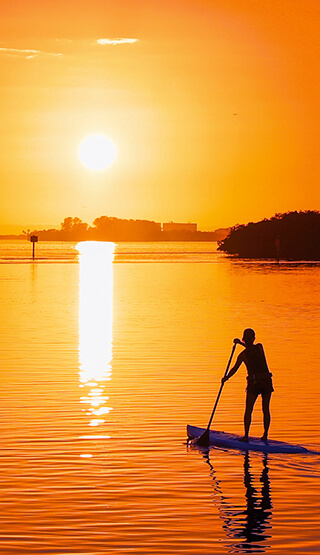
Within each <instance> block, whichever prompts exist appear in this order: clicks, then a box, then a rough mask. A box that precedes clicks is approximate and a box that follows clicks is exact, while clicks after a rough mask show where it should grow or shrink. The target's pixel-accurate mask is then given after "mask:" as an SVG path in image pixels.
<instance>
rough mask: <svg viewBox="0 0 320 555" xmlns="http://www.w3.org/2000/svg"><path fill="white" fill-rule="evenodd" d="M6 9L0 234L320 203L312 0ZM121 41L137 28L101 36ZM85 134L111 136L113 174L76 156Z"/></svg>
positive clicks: (75, 2)
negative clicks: (71, 222) (68, 222)
mask: <svg viewBox="0 0 320 555" xmlns="http://www.w3.org/2000/svg"><path fill="white" fill-rule="evenodd" d="M0 15H1V17H0V36H1V41H0V75H1V77H0V95H1V96H0V100H1V101H0V112H1V128H0V157H1V164H0V172H1V196H2V202H1V205H0V233H5V232H9V231H21V230H22V229H23V228H26V227H31V228H32V227H39V226H41V227H50V226H54V227H59V224H60V222H61V221H62V220H63V218H64V217H66V216H78V217H80V218H82V219H83V220H84V221H86V222H88V223H91V222H92V220H93V219H94V218H95V217H97V216H100V215H108V216H116V217H120V218H143V219H152V220H156V221H168V220H175V221H195V222H198V224H199V228H200V229H215V228H217V227H222V226H223V227H224V226H229V225H233V224H235V223H245V222H248V221H250V220H252V221H256V220H258V219H262V218H264V217H270V216H272V215H273V214H274V213H275V212H285V211H288V210H306V209H319V208H320V206H319V204H320V203H319V198H320V193H319V185H318V174H319V166H320V161H319V160H320V157H319V151H320V148H319V146H320V145H319V128H320V125H319V124H320V122H319V97H320V95H319V93H320V90H319V89H320V71H319V38H318V35H319V23H320V5H319V0H281V2H279V0H264V1H263V2H261V1H260V0H210V1H209V0H208V1H202V0H196V1H195V0H183V1H182V0H181V1H177V0H171V1H170V2H169V1H167V0H165V1H161V2H160V1H155V0H135V1H134V0H114V1H112V0H108V1H106V0H100V1H99V0H90V1H89V0H82V1H80V2H79V0H63V1H62V0H46V1H45V2H44V1H43V0H24V1H23V0H11V1H10V3H9V2H6V3H4V2H3V3H2V6H1V12H0ZM115 38H117V39H128V38H129V39H137V40H136V42H127V41H124V40H122V41H120V40H119V41H118V44H99V43H98V42H97V41H98V40H99V39H115ZM234 114H237V115H234ZM92 133H104V134H106V135H107V136H109V137H110V138H111V139H112V140H113V142H114V143H115V145H116V148H117V152H118V154H117V158H116V161H115V162H114V163H113V165H112V166H111V167H110V168H109V169H107V170H104V171H100V172H93V171H92V170H88V169H85V168H84V167H83V166H82V165H81V163H80V161H79V158H78V154H77V152H78V147H79V144H80V142H81V141H82V139H84V138H85V137H86V136H88V135H90V134H92ZM11 226H15V227H11Z"/></svg>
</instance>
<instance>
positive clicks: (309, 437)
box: [0, 242, 320, 555]
mask: <svg viewBox="0 0 320 555" xmlns="http://www.w3.org/2000/svg"><path fill="white" fill-rule="evenodd" d="M0 249H1V252H0V293H1V294H0V299H1V300H0V303H1V320H0V334H1V348H0V365H1V372H0V377H1V378H0V379H1V383H0V386H1V387H0V396H1V399H0V417H1V422H2V426H1V433H0V447H1V450H0V507H1V517H0V518H1V536H0V553H3V554H10V553H16V554H19V555H24V554H36V553H55V554H59V555H65V554H73V555H79V554H86V555H95V554H102V553H103V554H107V555H108V554H113V553H124V554H128V553H135V554H137V555H140V554H157V555H158V554H159V555H160V554H166V555H172V554H173V553H181V554H184V555H189V554H190V555H212V554H227V553H272V554H274V555H278V554H279V555H282V554H287V553H290V554H294V555H298V554H299V555H300V554H308V553H318V552H319V544H320V534H319V524H320V508H319V503H318V499H319V494H320V485H319V462H320V457H319V456H317V455H307V456H306V455H299V456H297V455H294V456H292V455H269V456H267V457H265V456H264V455H262V454H258V453H256V454H255V453H250V454H249V456H246V455H245V454H244V453H241V452H237V451H231V450H230V451H226V450H221V449H214V448H212V449H211V450H210V452H209V453H207V454H206V453H205V452H201V451H199V450H197V449H195V448H192V447H190V446H189V447H188V446H187V445H186V434H185V427H186V424H187V423H190V424H193V425H203V426H205V425H206V423H207V421H208V418H209V416H210V412H211V409H212V406H213V403H214V400H215V396H216V394H217V391H218V388H219V385H220V378H221V376H222V374H223V372H224V369H225V365H226V362H227V360H228V357H229V354H230V351H231V348H232V340H233V338H234V337H237V336H239V335H241V332H242V330H243V328H245V327H248V326H250V327H253V328H254V329H255V330H256V333H257V339H258V340H260V341H262V342H263V344H264V346H265V350H266V354H267V358H268V362H269V366H270V369H271V371H272V372H273V376H274V385H275V393H274V395H273V399H272V402H271V408H272V423H271V431H270V435H271V437H273V438H274V439H279V440H284V441H291V442H295V443H303V444H304V445H306V446H308V447H310V448H313V449H315V450H320V440H319V432H320V417H319V414H320V410H319V409H320V407H319V405H320V395H319V394H320V379H319V378H320V376H319V372H320V364H319V363H320V354H319V350H318V348H317V345H318V337H319V331H320V329H319V328H320V319H319V300H320V285H319V284H320V279H319V278H320V265H319V264H303V263H300V264H294V263H280V265H277V264H274V263H273V262H272V261H271V262H254V263H251V262H248V261H233V260H230V259H228V258H227V257H225V256H224V255H223V254H220V253H217V252H216V245H215V244H214V243H201V244H200V243H198V244H195V243H145V244H120V245H115V246H114V245H112V244H104V243H100V244H84V245H83V244H82V245H80V246H79V247H78V248H77V246H76V245H75V244H70V243H59V244H58V243H47V244H46V243H42V244H41V243H39V244H37V246H36V254H37V257H38V260H36V261H35V262H32V261H31V260H30V254H31V247H30V244H28V243H27V242H26V243H24V242H19V243H18V242H10V243H1V244H0ZM79 251H80V253H81V254H80V253H79ZM238 350H239V352H240V348H239V347H238ZM244 389H245V370H244V369H242V368H240V369H239V371H238V373H237V374H236V375H235V376H234V377H233V378H232V380H230V381H229V382H228V383H227V384H226V385H225V388H224V390H223V393H222V396H221V400H220V402H219V406H218V409H217V413H216V415H215V419H214V427H216V428H217V429H221V430H225V431H233V432H237V433H241V432H242V413H243V404H244ZM251 431H252V434H254V435H258V434H261V432H262V426H261V411H260V406H259V405H258V404H257V407H256V408H255V412H254V416H253V423H252V429H251Z"/></svg>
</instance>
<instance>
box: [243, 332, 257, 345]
mask: <svg viewBox="0 0 320 555" xmlns="http://www.w3.org/2000/svg"><path fill="white" fill-rule="evenodd" d="M255 338H256V334H255V333H254V331H253V330H252V329H251V328H247V329H246V330H244V332H243V336H242V341H244V343H245V344H246V345H252V344H253V342H254V340H255Z"/></svg>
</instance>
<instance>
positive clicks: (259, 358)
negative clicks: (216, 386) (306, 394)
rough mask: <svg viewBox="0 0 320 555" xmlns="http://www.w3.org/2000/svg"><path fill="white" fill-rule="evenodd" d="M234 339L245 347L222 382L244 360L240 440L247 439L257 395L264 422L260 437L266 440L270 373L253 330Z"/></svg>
mask: <svg viewBox="0 0 320 555" xmlns="http://www.w3.org/2000/svg"><path fill="white" fill-rule="evenodd" d="M234 341H235V343H239V344H240V345H243V347H245V349H244V350H243V351H242V352H241V353H240V354H239V356H238V358H237V361H236V363H235V365H234V366H233V367H232V368H231V369H230V370H229V372H228V374H227V375H226V376H224V377H223V378H222V383H225V382H226V381H227V380H229V379H230V378H231V377H232V376H233V375H234V374H235V373H236V372H237V370H238V369H239V367H240V366H241V364H242V363H243V362H244V364H245V365H246V367H247V372H248V376H247V389H246V391H247V396H246V409H245V413H244V436H243V438H242V441H245V442H247V441H249V430H250V424H251V415H252V411H253V407H254V405H255V402H256V400H257V398H258V397H259V395H261V397H262V411H263V424H264V434H263V436H262V437H261V439H262V440H263V441H267V440H268V431H269V426H270V399H271V395H272V392H273V391H274V389H273V384H272V374H271V373H270V372H269V368H268V364H267V360H266V357H265V354H264V350H263V346H262V344H261V343H256V344H255V343H254V341H255V332H254V331H253V329H251V328H247V329H245V330H244V332H243V337H242V341H240V339H235V340H234Z"/></svg>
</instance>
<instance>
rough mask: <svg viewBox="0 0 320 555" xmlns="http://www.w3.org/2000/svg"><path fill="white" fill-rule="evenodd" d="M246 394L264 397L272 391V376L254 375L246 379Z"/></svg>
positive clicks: (269, 374)
mask: <svg viewBox="0 0 320 555" xmlns="http://www.w3.org/2000/svg"><path fill="white" fill-rule="evenodd" d="M247 383H248V385H247V389H246V391H247V393H252V394H253V395H266V394H268V393H272V392H273V391H274V389H273V384H272V374H271V373H270V372H269V373H268V374H256V375H255V376H248V377H247Z"/></svg>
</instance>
